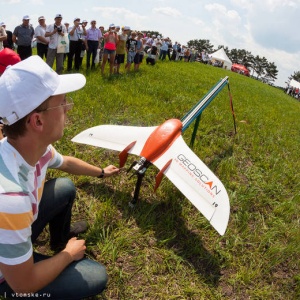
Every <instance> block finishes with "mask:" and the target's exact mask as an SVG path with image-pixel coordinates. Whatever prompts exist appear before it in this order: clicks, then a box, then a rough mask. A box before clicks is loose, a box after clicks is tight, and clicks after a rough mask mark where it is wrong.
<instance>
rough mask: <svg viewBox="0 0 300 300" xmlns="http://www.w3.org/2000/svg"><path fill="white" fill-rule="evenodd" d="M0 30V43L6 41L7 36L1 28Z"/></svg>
mask: <svg viewBox="0 0 300 300" xmlns="http://www.w3.org/2000/svg"><path fill="white" fill-rule="evenodd" d="M0 29H1V36H0V41H5V40H7V34H6V31H5V29H4V28H3V27H1V28H0Z"/></svg>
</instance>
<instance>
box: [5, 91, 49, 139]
mask: <svg viewBox="0 0 300 300" xmlns="http://www.w3.org/2000/svg"><path fill="white" fill-rule="evenodd" d="M50 97H51V96H50ZM50 97H49V98H48V99H46V100H45V101H44V102H43V103H42V104H40V105H39V106H38V107H37V108H36V109H35V110H33V111H32V112H30V113H29V114H28V115H26V116H24V117H23V118H21V119H20V120H18V121H17V122H15V123H14V124H12V125H5V124H4V126H3V133H4V134H5V136H7V137H8V138H9V139H12V140H15V139H17V138H18V137H22V136H24V135H25V133H26V131H27V130H26V122H27V119H28V117H29V116H30V115H31V114H32V113H34V112H38V111H42V110H45V109H47V108H48V102H49V101H48V100H49V99H50Z"/></svg>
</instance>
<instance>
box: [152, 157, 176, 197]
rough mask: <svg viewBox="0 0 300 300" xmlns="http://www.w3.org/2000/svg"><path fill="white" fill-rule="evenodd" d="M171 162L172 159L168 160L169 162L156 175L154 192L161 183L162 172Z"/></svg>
mask: <svg viewBox="0 0 300 300" xmlns="http://www.w3.org/2000/svg"><path fill="white" fill-rule="evenodd" d="M171 162H172V159H170V160H169V161H168V162H167V163H166V164H165V165H164V167H163V168H162V169H161V170H160V171H159V173H158V174H157V175H156V178H155V187H154V192H155V191H156V190H157V189H158V187H159V185H160V183H161V181H162V178H163V175H164V172H165V171H166V169H167V168H168V167H169V166H170V164H171Z"/></svg>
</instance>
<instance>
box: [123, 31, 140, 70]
mask: <svg viewBox="0 0 300 300" xmlns="http://www.w3.org/2000/svg"><path fill="white" fill-rule="evenodd" d="M126 49H127V64H126V66H125V69H126V70H127V72H129V71H130V68H131V64H132V63H134V57H135V55H136V53H137V40H136V32H135V31H133V32H131V36H130V38H129V39H128V40H127V42H126Z"/></svg>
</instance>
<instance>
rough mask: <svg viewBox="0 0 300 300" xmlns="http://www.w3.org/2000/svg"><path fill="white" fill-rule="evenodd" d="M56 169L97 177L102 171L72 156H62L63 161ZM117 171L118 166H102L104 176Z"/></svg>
mask: <svg viewBox="0 0 300 300" xmlns="http://www.w3.org/2000/svg"><path fill="white" fill-rule="evenodd" d="M58 169H59V170H61V171H64V172H67V173H70V174H74V175H86V176H94V177H98V176H99V175H101V173H102V169H101V168H99V167H96V166H93V165H91V164H89V163H87V162H85V161H83V160H81V159H78V158H75V157H72V156H64V161H63V163H62V165H61V166H60V167H59V168H58ZM119 171H120V169H119V168H117V167H115V166H113V165H110V166H108V167H106V168H104V177H109V176H112V175H114V174H118V173H119Z"/></svg>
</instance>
